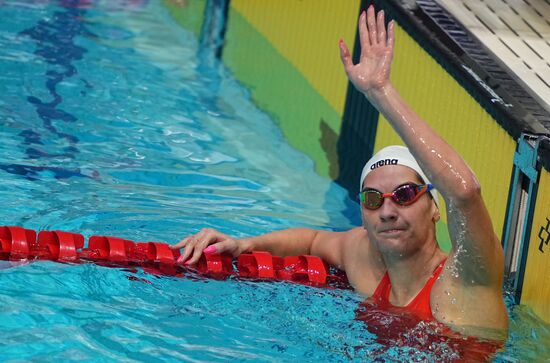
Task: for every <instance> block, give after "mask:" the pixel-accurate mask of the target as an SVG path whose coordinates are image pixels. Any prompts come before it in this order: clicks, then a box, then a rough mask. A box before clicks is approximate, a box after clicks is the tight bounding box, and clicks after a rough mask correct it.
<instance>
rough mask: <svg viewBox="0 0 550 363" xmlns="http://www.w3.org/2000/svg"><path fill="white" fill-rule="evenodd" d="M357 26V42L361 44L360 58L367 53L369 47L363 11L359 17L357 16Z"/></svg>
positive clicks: (365, 15)
mask: <svg viewBox="0 0 550 363" xmlns="http://www.w3.org/2000/svg"><path fill="white" fill-rule="evenodd" d="M357 26H358V28H359V42H360V43H361V57H363V55H365V54H366V53H367V52H368V49H369V46H370V40H369V30H368V28H367V13H366V12H365V11H362V12H361V15H359V22H358V25H357Z"/></svg>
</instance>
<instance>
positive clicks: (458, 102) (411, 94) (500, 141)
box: [375, 26, 516, 236]
mask: <svg viewBox="0 0 550 363" xmlns="http://www.w3.org/2000/svg"><path fill="white" fill-rule="evenodd" d="M393 62H394V63H393V68H392V74H391V77H392V81H393V82H394V84H395V85H396V88H397V89H398V90H399V91H400V92H401V94H402V96H403V97H404V98H405V100H406V101H407V102H408V103H409V104H410V105H411V106H412V108H413V109H414V110H415V111H417V112H418V114H419V115H420V116H421V117H423V118H424V119H425V120H426V121H427V122H429V123H430V125H431V126H432V127H433V128H434V129H435V130H436V131H437V133H438V134H440V135H441V136H442V137H443V138H444V139H445V140H446V141H447V142H448V143H449V144H451V145H452V146H453V147H454V148H455V149H456V150H457V151H458V152H459V153H460V154H461V155H462V156H463V157H464V159H466V161H467V162H468V164H469V165H470V167H471V168H472V169H473V170H474V172H475V173H476V175H477V176H478V178H479V181H480V183H481V186H482V193H483V198H484V200H485V203H486V204H487V207H488V209H489V213H490V214H491V217H492V219H493V226H494V229H495V232H496V233H497V235H499V236H500V235H501V233H502V228H503V225H504V218H505V213H506V202H507V197H508V188H509V184H510V178H511V173H512V168H513V157H514V152H515V148H516V142H515V141H514V140H513V139H512V138H511V137H510V136H509V135H508V134H507V133H506V131H504V129H503V128H502V127H501V126H500V125H499V124H498V123H497V122H496V121H495V120H494V119H493V118H492V117H491V115H489V114H488V113H487V112H486V111H485V110H484V109H483V108H482V107H481V106H480V105H479V103H477V101H476V100H474V98H473V97H472V96H470V94H468V92H467V91H466V90H465V89H464V88H462V86H460V85H459V84H458V82H456V81H455V80H454V78H453V77H451V75H449V74H448V73H447V72H446V71H445V69H443V68H442V67H441V66H440V65H439V64H438V63H437V62H436V61H435V60H434V59H433V58H432V57H431V56H430V55H429V54H428V53H427V52H426V51H425V50H424V49H422V47H420V45H419V44H418V43H416V42H415V41H414V40H413V39H412V38H411V37H410V36H409V35H408V34H407V33H406V32H405V31H404V30H403V29H402V28H401V27H399V26H396V46H395V53H394V61H393ZM390 144H401V145H402V144H403V143H402V142H401V140H400V139H399V136H397V134H396V133H395V131H393V129H391V126H390V125H389V124H388V122H387V121H386V120H385V119H384V118H383V117H382V116H381V117H380V122H379V125H378V130H377V135H376V143H375V151H378V150H379V149H381V148H382V147H384V146H387V145H390ZM442 202H443V201H442Z"/></svg>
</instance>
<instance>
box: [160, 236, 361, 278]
mask: <svg viewBox="0 0 550 363" xmlns="http://www.w3.org/2000/svg"><path fill="white" fill-rule="evenodd" d="M354 231H355V230H351V231H345V232H329V231H321V230H314V229H310V228H291V229H285V230H281V231H275V232H271V233H267V234H263V235H260V236H255V237H248V238H241V239H234V238H232V237H230V236H228V235H226V234H224V233H221V232H219V231H217V230H215V229H212V228H204V229H202V230H201V231H199V232H198V233H197V234H195V235H192V236H189V237H186V238H184V239H182V240H181V241H180V242H178V243H176V244H174V245H172V246H171V248H172V249H179V248H183V249H184V250H183V253H182V255H181V257H180V258H179V259H178V262H179V263H184V264H186V265H193V264H195V263H197V262H198V260H199V258H200V256H201V255H202V253H203V252H204V253H229V254H231V255H233V257H237V256H239V255H240V254H242V253H249V252H252V251H267V252H269V253H271V254H273V255H276V256H295V255H315V256H319V257H320V258H322V259H323V260H324V261H326V262H327V263H329V264H330V265H333V266H336V267H339V268H341V269H344V266H343V263H342V254H343V253H342V251H343V250H344V245H345V244H346V241H347V240H349V235H350V234H353V233H356V232H354Z"/></svg>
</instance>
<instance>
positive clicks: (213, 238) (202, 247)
mask: <svg viewBox="0 0 550 363" xmlns="http://www.w3.org/2000/svg"><path fill="white" fill-rule="evenodd" d="M227 239H230V237H229V236H227V235H225V234H223V233H221V232H218V231H216V230H215V229H212V228H204V229H202V230H201V231H200V232H199V233H197V234H196V238H195V243H194V244H193V248H192V251H191V249H189V250H188V247H186V248H185V250H184V253H183V255H182V256H185V257H180V259H178V262H184V263H185V264H186V265H194V264H196V263H197V262H198V261H199V258H200V257H201V255H202V253H203V252H207V253H212V252H213V251H212V249H211V248H210V247H211V246H210V245H212V244H215V243H218V242H220V241H224V240H227ZM209 246H210V247H209ZM189 256H191V257H189ZM188 258H189V259H188Z"/></svg>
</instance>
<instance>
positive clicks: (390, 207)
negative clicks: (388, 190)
mask: <svg viewBox="0 0 550 363" xmlns="http://www.w3.org/2000/svg"><path fill="white" fill-rule="evenodd" d="M378 215H379V217H380V220H381V221H382V222H391V221H394V220H396V219H397V206H396V205H395V203H393V200H389V198H386V200H384V203H382V205H381V206H380V208H378Z"/></svg>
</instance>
